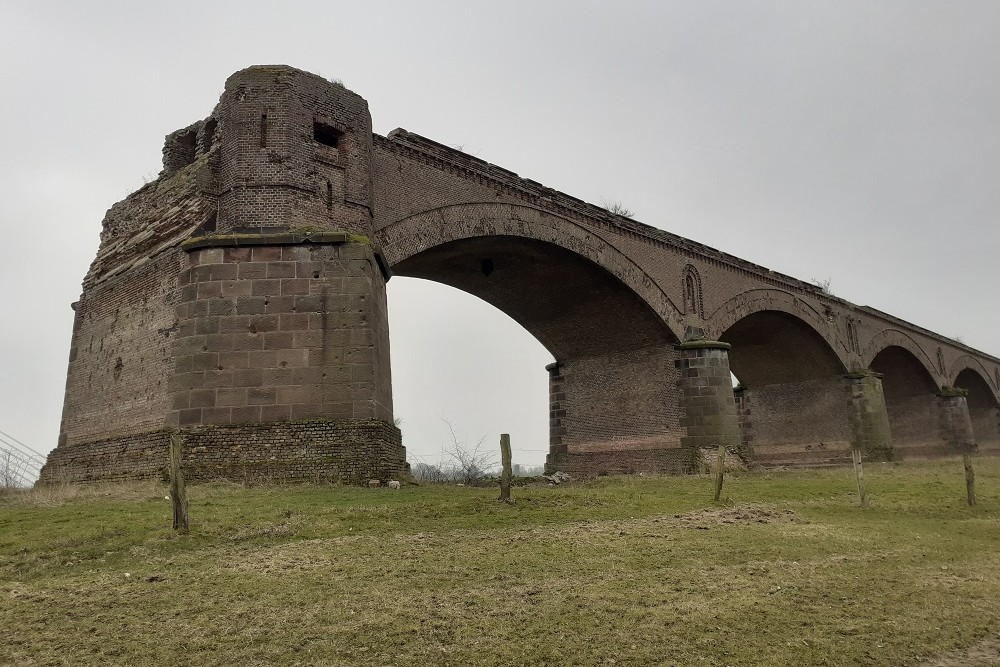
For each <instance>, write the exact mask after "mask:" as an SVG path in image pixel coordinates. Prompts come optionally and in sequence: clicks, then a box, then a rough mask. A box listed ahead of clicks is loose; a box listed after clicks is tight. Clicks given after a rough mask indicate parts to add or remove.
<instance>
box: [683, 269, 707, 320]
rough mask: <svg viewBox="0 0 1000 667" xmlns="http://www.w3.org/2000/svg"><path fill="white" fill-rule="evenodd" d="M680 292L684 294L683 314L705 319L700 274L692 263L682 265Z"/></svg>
mask: <svg viewBox="0 0 1000 667" xmlns="http://www.w3.org/2000/svg"><path fill="white" fill-rule="evenodd" d="M681 294H683V295H684V314H685V315H695V316H697V317H698V318H700V319H705V300H704V299H703V298H702V293H701V274H700V273H698V269H696V268H695V267H694V265H693V264H685V265H684V273H683V275H682V276H681Z"/></svg>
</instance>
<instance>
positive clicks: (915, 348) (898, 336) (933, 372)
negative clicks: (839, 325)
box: [861, 329, 943, 384]
mask: <svg viewBox="0 0 1000 667" xmlns="http://www.w3.org/2000/svg"><path fill="white" fill-rule="evenodd" d="M887 347H901V348H903V349H904V350H906V351H907V352H909V353H910V354H912V355H913V356H914V357H915V358H916V360H917V361H918V362H920V365H921V366H923V367H924V370H926V371H927V374H928V375H930V376H931V377H932V378H936V379H937V381H938V384H942V382H941V380H942V379H943V378H942V377H941V373H939V372H938V370H937V365H936V364H935V363H934V362H932V361H931V358H930V356H928V354H927V353H926V352H924V349H923V348H922V347H920V344H919V343H917V341H915V340H913V338H912V337H910V336H909V335H908V334H907V333H906V332H905V331H900V330H899V329H882V331H879V332H878V333H877V334H875V336H874V337H872V339H871V340H869V341H868V344H867V345H865V349H864V350H863V351H862V352H861V363H862V365H863V366H864V368H869V367H870V366H871V365H872V362H873V361H875V357H877V356H878V355H879V353H880V352H881V351H882V350H884V349H886V348H887Z"/></svg>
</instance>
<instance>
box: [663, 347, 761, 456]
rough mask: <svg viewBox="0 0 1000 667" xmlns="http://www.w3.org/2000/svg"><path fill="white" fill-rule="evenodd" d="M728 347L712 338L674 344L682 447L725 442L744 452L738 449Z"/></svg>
mask: <svg viewBox="0 0 1000 667" xmlns="http://www.w3.org/2000/svg"><path fill="white" fill-rule="evenodd" d="M730 349H731V346H730V345H729V344H728V343H721V342H719V341H714V340H690V341H686V342H683V343H681V344H680V345H678V346H677V350H678V353H679V356H680V358H679V359H678V360H677V367H678V368H679V369H680V376H681V377H680V384H681V406H682V407H683V409H684V416H683V417H682V418H681V425H682V426H684V428H685V429H686V435H685V436H683V437H682V438H681V445H682V446H684V447H691V448H692V449H694V448H700V447H718V446H719V445H725V446H726V448H728V449H730V450H731V451H734V452H739V453H740V454H741V455H742V454H743V453H744V452H742V451H740V450H741V449H742V448H741V438H740V425H739V420H738V417H737V414H736V401H735V399H734V397H733V383H732V376H731V374H730V372H729V350H730Z"/></svg>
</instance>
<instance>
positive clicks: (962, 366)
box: [948, 354, 998, 402]
mask: <svg viewBox="0 0 1000 667" xmlns="http://www.w3.org/2000/svg"><path fill="white" fill-rule="evenodd" d="M963 371H971V372H973V373H975V374H976V375H978V376H979V379H980V380H982V382H983V385H984V386H985V387H986V389H987V390H988V391H989V393H990V394H992V395H993V400H994V402H997V398H998V397H997V389H998V387H997V384H996V382H997V380H996V378H995V377H994V376H993V375H991V374H990V372H989V371H988V370H986V366H984V365H983V362H981V361H980V360H979V359H976V358H975V357H973V356H972V355H969V354H963V355H962V356H960V357H959V358H958V359H956V360H955V361H954V362H953V363H952V365H951V368H950V369H948V377H949V378H950V379H951V382H949V384H951V385H952V386H955V387H957V386H958V385H957V384H956V382H958V376H959V375H961V374H962V372H963Z"/></svg>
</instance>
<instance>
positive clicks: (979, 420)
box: [953, 364, 1000, 453]
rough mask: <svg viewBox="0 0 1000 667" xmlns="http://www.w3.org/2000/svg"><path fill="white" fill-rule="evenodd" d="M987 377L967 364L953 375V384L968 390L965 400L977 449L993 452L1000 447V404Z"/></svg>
mask: <svg viewBox="0 0 1000 667" xmlns="http://www.w3.org/2000/svg"><path fill="white" fill-rule="evenodd" d="M953 368H954V366H953ZM987 377H989V376H988V375H987V376H983V374H982V373H981V372H980V370H979V369H978V368H976V367H973V365H972V364H969V365H968V366H966V367H964V368H962V370H960V371H958V373H957V374H956V375H955V380H954V382H953V386H955V387H958V388H959V389H964V390H965V391H966V392H968V394H967V395H966V397H965V401H966V404H967V405H968V408H969V419H970V420H971V421H972V432H973V434H974V435H975V438H976V444H977V445H978V447H979V451H981V452H984V451H985V452H990V453H994V452H996V451H997V450H998V449H1000V404H998V402H997V398H996V395H995V394H994V393H993V390H992V389H991V388H990V385H989V381H988V380H987V379H986V378H987Z"/></svg>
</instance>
